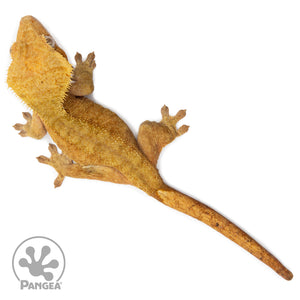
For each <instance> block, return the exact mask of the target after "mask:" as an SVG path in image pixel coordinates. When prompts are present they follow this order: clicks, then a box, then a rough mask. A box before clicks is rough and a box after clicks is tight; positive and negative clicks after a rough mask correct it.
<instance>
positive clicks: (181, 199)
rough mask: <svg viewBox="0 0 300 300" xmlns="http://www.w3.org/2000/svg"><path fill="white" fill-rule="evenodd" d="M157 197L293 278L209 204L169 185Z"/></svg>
mask: <svg viewBox="0 0 300 300" xmlns="http://www.w3.org/2000/svg"><path fill="white" fill-rule="evenodd" d="M157 199H158V200H159V201H161V202H162V203H163V204H165V205H167V206H170V207H172V208H174V209H176V210H178V211H180V212H183V213H185V214H187V215H189V216H191V217H194V218H196V219H198V220H200V221H202V222H204V223H205V224H207V225H208V226H210V227H212V228H213V229H215V230H216V231H218V232H220V233H221V234H223V235H224V236H226V237H227V238H229V239H230V240H232V241H233V242H235V243H236V244H238V245H239V246H241V247H242V248H244V249H245V250H246V251H248V252H249V253H251V254H252V255H254V256H255V257H256V258H258V259H259V260H261V261H262V262H263V263H265V264H266V265H268V266H269V267H270V268H272V269H273V270H274V271H275V272H277V273H278V274H279V275H280V276H282V277H283V278H284V279H286V280H291V279H292V278H293V273H292V272H291V271H289V270H288V269H287V268H286V267H285V266H284V265H282V264H281V262H280V261H279V260H278V259H277V258H276V257H275V256H273V255H272V254H271V253H270V252H269V251H267V250H266V249H265V248H264V247H263V246H262V245H260V244H259V243H258V242H256V241H255V240H254V239H253V238H252V237H251V236H249V235H248V234H247V233H246V232H244V231H243V230H242V229H240V228H239V227H238V226H236V225H235V224H233V223H232V222H231V221H229V220H228V219H226V218H225V217H224V216H222V215H221V214H219V213H218V212H216V211H215V210H213V209H212V208H210V207H209V206H207V205H205V204H203V203H201V202H199V201H197V200H195V199H193V198H191V197H189V196H187V195H185V194H183V193H180V192H178V191H176V190H174V189H172V188H169V187H167V188H166V189H160V190H158V191H157Z"/></svg>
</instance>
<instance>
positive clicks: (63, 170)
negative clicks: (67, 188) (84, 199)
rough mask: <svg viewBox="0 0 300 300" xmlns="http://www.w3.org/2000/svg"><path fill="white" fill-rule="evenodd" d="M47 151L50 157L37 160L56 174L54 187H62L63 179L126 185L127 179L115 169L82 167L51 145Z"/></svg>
mask: <svg viewBox="0 0 300 300" xmlns="http://www.w3.org/2000/svg"><path fill="white" fill-rule="evenodd" d="M49 151H50V153H51V157H50V158H48V157H46V156H43V155H41V156H39V157H37V160H38V161H39V162H40V163H43V164H47V165H50V166H52V167H53V168H54V169H55V170H56V171H57V173H58V176H57V177H56V179H55V181H54V187H59V186H61V185H62V183H63V181H64V179H65V177H74V178H86V179H95V180H101V181H109V182H113V183H122V184H128V181H127V179H126V178H125V177H124V176H123V175H122V174H121V173H120V172H119V171H117V170H116V169H114V168H111V167H106V166H82V165H79V164H77V163H75V162H74V161H72V160H71V159H70V158H68V157H67V156H66V155H65V154H63V153H62V154H60V153H58V151H57V147H56V146H55V145H53V144H49Z"/></svg>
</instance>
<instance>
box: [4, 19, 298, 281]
mask: <svg viewBox="0 0 300 300" xmlns="http://www.w3.org/2000/svg"><path fill="white" fill-rule="evenodd" d="M11 56H12V63H11V65H10V68H9V70H8V76H7V83H8V85H9V86H10V87H11V88H12V89H13V90H14V92H15V93H16V94H17V95H18V96H19V97H20V98H21V99H22V100H23V101H24V102H25V103H26V104H27V105H28V106H29V107H30V108H31V109H32V110H33V114H32V116H31V115H30V114H29V113H24V118H25V119H26V120H27V123H26V124H19V123H18V124H16V125H15V126H14V127H15V129H17V130H19V131H20V135H21V136H23V137H25V136H30V137H33V138H37V139H40V138H42V137H43V136H44V135H45V134H46V132H48V133H49V134H50V136H51V137H52V139H53V141H54V143H55V144H57V146H58V147H59V148H60V149H61V151H62V153H61V154H59V153H58V151H57V148H56V146H55V145H53V144H50V146H49V150H50V152H51V157H50V158H47V157H45V156H40V157H38V160H39V161H40V162H41V163H45V164H49V165H51V166H52V167H54V168H55V169H56V170H57V172H58V176H57V178H56V180H55V182H54V184H55V187H58V186H60V185H61V184H62V182H63V180H64V178H65V177H66V176H69V177H76V178H89V179H97V180H104V181H110V182H114V183H122V184H130V185H133V186H136V187H138V188H139V189H141V190H143V191H145V192H146V193H147V194H149V195H150V196H152V197H154V198H156V199H158V200H159V201H160V202H162V203H164V204H165V205H168V206H170V207H172V208H174V209H176V210H178V211H181V212H183V213H185V214H187V215H190V216H192V217H194V218H196V219H198V220H201V221H202V222H204V223H205V224H207V225H209V226H210V227H212V228H214V229H215V230H217V231H219V232H220V233H222V234H223V235H224V236H226V237H228V238H229V239H231V240H232V241H234V242H235V243H237V244H238V245H240V246H241V247H243V248H244V249H246V250H247V251H248V252H249V253H251V254H253V255H254V256H255V257H257V258H258V259H260V260H261V261H262V262H264V263H265V264H267V265H268V266H269V267H271V268H272V269H274V270H275V271H276V272H277V273H278V274H279V275H281V276H282V277H283V278H285V279H287V280H290V279H292V277H293V274H292V273H291V272H290V271H289V270H288V269H287V268H285V267H284V266H283V265H282V264H281V263H280V262H279V261H278V260H277V259H276V258H275V257H274V256H273V255H272V254H271V253H269V252H268V251H267V250H266V249H265V248H264V247H262V246H261V245H260V244H259V243H257V242H256V241H255V240H254V239H253V238H252V237H250V236H249V235H248V234H246V233H245V232H244V231H243V230H241V229H240V228H239V227H237V226H236V225H235V224H233V223H232V222H230V221H229V220H227V219H226V218H225V217H223V216H222V215H220V214H219V213H218V212H216V211H215V210H213V209H211V208H210V207H208V206H206V205H205V204H203V203H201V202H199V201H197V200H195V199H193V198H191V197H188V196H186V195H184V194H182V193H180V192H178V191H176V190H175V189H173V188H171V187H169V186H167V185H166V184H165V183H164V182H163V180H162V178H161V177H160V175H159V172H158V170H157V168H156V163H157V160H158V157H159V154H160V151H161V149H162V148H163V147H164V146H165V145H167V144H169V143H170V142H171V141H173V140H174V139H175V138H176V137H177V136H180V135H182V134H184V133H185V132H186V131H187V130H188V126H186V125H183V126H182V127H180V128H179V129H177V128H176V123H177V122H178V121H179V120H180V119H182V118H183V117H184V116H185V111H184V110H181V111H179V112H178V113H177V114H176V115H175V116H170V115H169V110H168V108H167V107H166V106H164V107H163V108H162V110H161V113H162V120H161V122H159V123H157V122H150V121H145V122H144V123H142V124H141V126H140V129H139V133H138V137H137V139H136V138H135V136H134V135H133V133H132V132H131V131H130V129H129V128H128V126H127V125H126V124H125V123H124V122H123V121H122V120H121V119H120V118H119V117H118V116H117V115H116V114H115V113H113V112H112V111H110V110H109V109H106V108H104V107H103V106H101V105H99V104H96V103H94V102H93V101H91V100H90V99H88V98H87V97H86V95H89V94H90V93H92V92H93V89H94V85H93V69H94V68H95V66H96V64H95V61H94V58H95V55H94V53H90V54H89V55H88V57H87V59H86V61H82V57H81V55H80V54H79V53H77V54H76V56H75V60H76V67H75V68H73V67H72V66H71V65H70V64H69V62H68V60H67V56H66V54H65V52H64V51H63V50H62V49H61V48H60V47H58V46H57V44H56V43H55V41H54V39H53V38H52V37H51V35H50V34H49V32H48V31H47V30H46V29H45V28H44V27H43V25H42V24H41V23H40V22H39V21H38V20H36V19H35V18H34V17H32V16H26V17H23V18H22V19H21V22H20V26H19V30H18V35H17V39H16V42H15V43H14V44H13V46H12V47H11Z"/></svg>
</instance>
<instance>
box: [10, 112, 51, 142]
mask: <svg viewBox="0 0 300 300" xmlns="http://www.w3.org/2000/svg"><path fill="white" fill-rule="evenodd" d="M23 118H24V119H25V120H26V121H27V122H26V124H20V123H17V124H15V125H14V126H13V127H14V128H15V129H16V130H18V131H19V135H20V136H22V137H26V136H30V137H32V138H35V139H41V138H42V137H43V136H45V134H46V133H47V131H46V129H45V127H44V124H43V123H42V121H41V119H40V118H39V117H38V116H37V115H36V114H33V116H31V114H30V113H29V112H23Z"/></svg>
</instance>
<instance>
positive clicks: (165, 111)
mask: <svg viewBox="0 0 300 300" xmlns="http://www.w3.org/2000/svg"><path fill="white" fill-rule="evenodd" d="M161 115H162V120H161V121H160V123H161V124H163V125H165V126H167V127H168V128H169V129H170V131H171V132H172V133H173V135H174V137H176V136H179V135H182V134H184V133H186V132H187V131H188V129H189V126H187V125H182V126H181V127H180V128H179V129H177V128H176V124H177V122H178V121H179V120H181V119H183V118H184V117H185V115H186V110H185V109H182V110H180V111H178V112H177V114H176V115H175V116H170V114H169V108H168V107H167V106H166V105H164V106H163V107H162V109H161Z"/></svg>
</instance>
